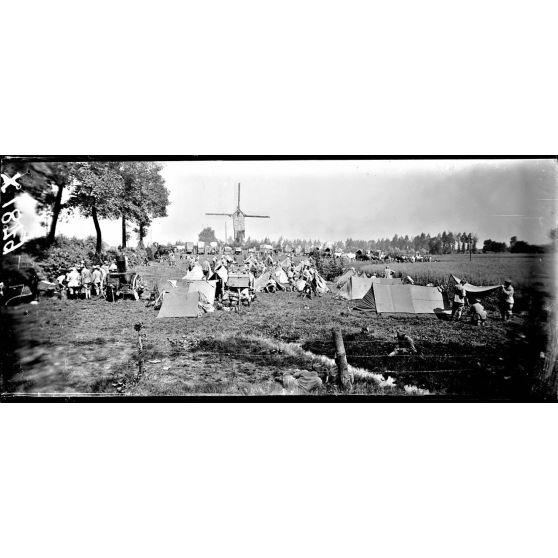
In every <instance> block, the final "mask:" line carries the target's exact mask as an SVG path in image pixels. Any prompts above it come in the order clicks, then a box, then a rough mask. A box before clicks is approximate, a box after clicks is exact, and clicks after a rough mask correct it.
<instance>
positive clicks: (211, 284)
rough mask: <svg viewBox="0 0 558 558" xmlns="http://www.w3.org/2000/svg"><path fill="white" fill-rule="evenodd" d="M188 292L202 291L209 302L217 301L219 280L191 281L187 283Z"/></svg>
mask: <svg viewBox="0 0 558 558" xmlns="http://www.w3.org/2000/svg"><path fill="white" fill-rule="evenodd" d="M187 285H188V293H196V292H199V293H202V294H203V295H204V296H205V298H206V299H207V302H208V304H213V303H214V302H215V289H216V287H217V281H190V282H188V283H187Z"/></svg>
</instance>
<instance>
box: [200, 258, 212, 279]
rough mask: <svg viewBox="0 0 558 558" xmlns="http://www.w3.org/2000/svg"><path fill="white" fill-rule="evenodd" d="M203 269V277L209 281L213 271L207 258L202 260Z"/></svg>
mask: <svg viewBox="0 0 558 558" xmlns="http://www.w3.org/2000/svg"><path fill="white" fill-rule="evenodd" d="M202 271H203V278H204V279H205V280H206V281H207V280H208V279H209V274H210V272H211V267H210V266H209V262H208V261H207V260H203V262H202Z"/></svg>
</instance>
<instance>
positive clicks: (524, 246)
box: [482, 231, 556, 254]
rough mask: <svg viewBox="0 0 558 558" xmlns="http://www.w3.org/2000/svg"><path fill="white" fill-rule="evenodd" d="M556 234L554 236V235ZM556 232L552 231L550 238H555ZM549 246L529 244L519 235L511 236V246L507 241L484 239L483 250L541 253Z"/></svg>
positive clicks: (487, 251) (485, 251) (486, 251)
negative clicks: (518, 237) (519, 237)
mask: <svg viewBox="0 0 558 558" xmlns="http://www.w3.org/2000/svg"><path fill="white" fill-rule="evenodd" d="M553 235H554V236H553ZM555 237H556V233H553V232H552V231H551V233H550V238H551V239H552V240H554V239H555ZM547 249H548V247H546V246H540V245H538V244H529V243H528V242H525V241H524V240H518V239H517V236H512V237H511V238H510V244H509V246H508V245H507V244H506V243H505V242H496V241H494V240H492V239H490V238H488V239H487V240H485V241H484V245H483V247H482V251H483V252H484V253H485V254H486V253H489V252H493V253H501V252H511V253H512V254H541V253H543V252H546V251H547Z"/></svg>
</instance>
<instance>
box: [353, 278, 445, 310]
mask: <svg viewBox="0 0 558 558" xmlns="http://www.w3.org/2000/svg"><path fill="white" fill-rule="evenodd" d="M354 309H355V310H360V311H363V312H378V313H379V314H381V313H389V314H438V313H443V312H445V307H444V299H443V296H442V292H441V291H440V289H438V287H423V286H420V285H385V284H381V283H377V282H375V283H372V287H371V289H370V290H369V291H368V293H366V296H365V297H364V298H363V299H362V300H361V301H359V302H358V303H357V305H356V306H355V308H354Z"/></svg>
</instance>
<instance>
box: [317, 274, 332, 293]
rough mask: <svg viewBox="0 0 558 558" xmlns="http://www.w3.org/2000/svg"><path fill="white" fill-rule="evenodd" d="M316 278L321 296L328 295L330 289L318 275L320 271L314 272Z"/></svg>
mask: <svg viewBox="0 0 558 558" xmlns="http://www.w3.org/2000/svg"><path fill="white" fill-rule="evenodd" d="M314 274H315V276H316V291H317V292H318V293H320V294H324V293H327V292H328V291H329V288H328V286H327V284H326V282H325V279H324V278H323V277H322V276H321V275H320V274H319V273H318V271H315V272H314Z"/></svg>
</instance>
